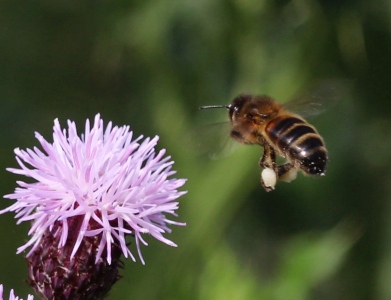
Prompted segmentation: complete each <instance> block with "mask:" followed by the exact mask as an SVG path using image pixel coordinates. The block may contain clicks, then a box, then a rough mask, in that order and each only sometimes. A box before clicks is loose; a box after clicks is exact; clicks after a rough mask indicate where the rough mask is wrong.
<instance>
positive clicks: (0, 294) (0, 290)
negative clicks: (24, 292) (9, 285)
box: [0, 284, 34, 300]
mask: <svg viewBox="0 0 391 300" xmlns="http://www.w3.org/2000/svg"><path fill="white" fill-rule="evenodd" d="M0 300H3V285H2V284H0ZM9 300H23V299H22V298H19V297H15V294H14V290H11V291H10V297H9ZM27 300H34V296H32V295H28V296H27Z"/></svg>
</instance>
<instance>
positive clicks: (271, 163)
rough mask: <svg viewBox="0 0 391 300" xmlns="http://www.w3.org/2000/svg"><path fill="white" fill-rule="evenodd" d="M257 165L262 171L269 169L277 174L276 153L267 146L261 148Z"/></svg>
mask: <svg viewBox="0 0 391 300" xmlns="http://www.w3.org/2000/svg"><path fill="white" fill-rule="evenodd" d="M259 165H260V167H261V168H263V169H266V168H269V169H273V170H274V171H276V172H277V164H276V153H275V152H274V149H273V148H272V147H270V146H269V145H265V146H264V147H263V155H262V158H261V159H260V161H259Z"/></svg>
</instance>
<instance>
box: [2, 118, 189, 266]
mask: <svg viewBox="0 0 391 300" xmlns="http://www.w3.org/2000/svg"><path fill="white" fill-rule="evenodd" d="M35 135H36V138H37V139H38V141H39V142H40V144H41V146H42V148H43V150H44V152H42V151H41V150H39V149H38V148H36V147H35V148H34V149H32V150H31V149H27V150H26V151H24V150H20V149H15V154H16V159H17V161H18V164H19V166H20V169H14V168H9V169H7V170H8V171H10V172H13V173H16V174H20V175H25V176H27V177H31V178H33V179H35V180H36V182H34V183H26V182H22V181H18V185H19V186H20V187H19V188H16V190H15V192H14V193H13V194H10V195H6V196H5V198H9V199H16V200H17V202H16V203H15V204H13V205H11V206H10V207H8V208H6V209H4V210H2V211H0V213H4V212H7V211H15V212H16V213H17V214H16V218H19V220H18V223H21V222H25V221H33V224H32V227H31V229H30V231H29V235H31V238H30V240H29V241H28V242H27V243H26V244H25V245H23V246H22V247H20V248H19V249H18V253H20V252H22V251H24V250H25V249H26V248H28V247H31V250H30V251H29V253H28V254H27V256H30V255H31V253H32V252H33V251H34V250H35V249H36V248H37V247H38V246H39V244H40V242H41V239H42V237H43V236H44V235H45V233H46V232H47V231H51V232H53V231H52V229H53V228H54V227H56V226H57V225H58V224H59V223H60V224H61V227H62V230H57V232H53V234H54V235H61V236H60V237H59V238H58V245H57V247H58V248H62V247H64V246H65V245H67V247H69V244H67V243H68V242H69V240H72V241H74V243H73V244H72V251H71V254H70V258H72V257H73V256H74V255H75V254H76V252H77V250H78V249H79V247H80V244H81V243H82V241H83V238H85V237H95V236H98V237H99V246H98V248H97V255H96V260H97V261H98V260H99V259H100V257H101V255H102V254H103V253H105V256H106V257H105V258H106V259H107V262H108V263H109V264H110V263H111V249H112V246H113V245H114V244H115V245H117V246H119V247H120V249H121V250H122V253H123V255H124V256H125V257H128V256H131V257H132V259H133V260H134V256H133V255H132V253H131V252H130V250H129V248H128V244H127V242H126V237H127V236H129V235H132V236H134V237H135V240H136V245H137V250H138V253H139V256H140V258H141V260H142V261H143V259H142V256H141V252H140V242H141V243H143V244H146V242H145V241H144V240H143V238H142V236H141V235H142V233H149V234H150V235H152V236H153V237H155V238H156V239H158V240H160V241H162V242H164V243H166V244H168V245H170V246H176V245H175V244H174V243H173V242H172V241H170V240H168V239H166V238H165V237H164V236H163V234H164V233H165V232H170V229H169V228H168V227H167V224H174V225H184V224H183V223H178V222H174V221H171V220H169V219H167V218H166V215H165V214H171V215H174V216H176V214H175V210H176V209H177V208H178V202H175V201H174V200H175V199H177V198H178V197H180V196H181V195H183V194H184V193H185V192H183V191H178V190H177V189H178V188H180V187H181V186H182V185H183V184H184V183H185V180H184V179H175V178H174V179H168V177H170V176H171V175H173V174H174V173H175V172H174V171H172V170H171V166H172V164H173V162H172V161H170V157H163V156H164V154H165V150H161V151H160V152H158V153H156V152H155V149H154V147H155V146H156V143H157V141H158V137H155V138H153V139H149V138H146V139H144V141H141V140H142V136H140V137H138V138H136V139H134V140H132V137H133V136H132V132H131V131H130V130H129V126H123V127H116V126H115V127H113V126H112V124H111V122H110V123H108V125H107V127H106V129H104V126H103V120H102V119H101V118H100V115H99V114H98V115H96V117H95V120H94V124H93V126H92V128H91V127H90V122H89V121H88V120H87V121H86V127H85V132H84V134H82V135H81V137H79V136H78V134H77V130H76V124H75V123H74V122H71V121H68V130H63V129H61V127H60V124H59V122H58V120H57V119H56V120H55V121H54V133H53V143H52V144H51V143H49V142H47V141H46V140H45V139H44V138H43V137H42V136H41V135H40V134H39V133H36V134H35ZM27 165H30V166H31V168H29V167H28V166H27ZM75 217H79V218H80V217H81V218H82V220H81V223H80V226H79V227H78V229H77V230H74V228H73V230H68V229H70V220H72V218H75ZM55 224H56V226H55Z"/></svg>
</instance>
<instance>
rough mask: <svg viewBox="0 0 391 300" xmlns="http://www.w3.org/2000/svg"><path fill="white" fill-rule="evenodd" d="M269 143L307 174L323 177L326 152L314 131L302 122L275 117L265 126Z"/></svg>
mask: <svg viewBox="0 0 391 300" xmlns="http://www.w3.org/2000/svg"><path fill="white" fill-rule="evenodd" d="M266 134H267V136H268V137H269V139H270V141H271V142H272V143H273V144H274V145H275V146H276V147H278V149H279V150H280V151H281V152H283V153H284V154H285V155H288V156H289V158H290V159H291V160H296V161H298V162H299V163H300V168H301V169H302V170H303V171H304V172H306V173H309V174H313V175H324V173H325V170H326V163H327V159H328V158H327V150H326V148H325V145H324V142H323V140H322V138H321V137H320V136H319V134H318V133H317V132H316V130H315V129H314V128H313V127H312V126H311V125H309V124H308V123H306V122H305V121H304V120H302V119H300V118H297V117H295V116H291V115H284V116H280V117H277V118H275V119H273V120H272V121H270V122H269V123H268V124H267V126H266Z"/></svg>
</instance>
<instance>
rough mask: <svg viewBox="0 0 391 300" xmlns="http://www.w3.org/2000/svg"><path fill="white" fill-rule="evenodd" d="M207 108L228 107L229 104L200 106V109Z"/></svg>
mask: <svg viewBox="0 0 391 300" xmlns="http://www.w3.org/2000/svg"><path fill="white" fill-rule="evenodd" d="M207 108H229V105H207V106H201V107H200V109H207Z"/></svg>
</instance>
